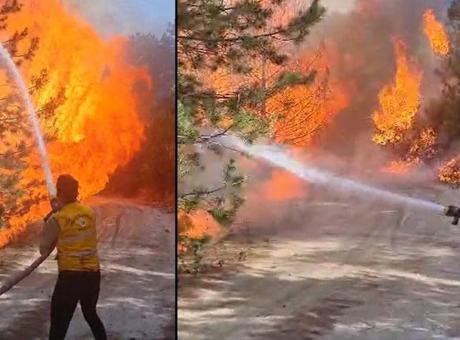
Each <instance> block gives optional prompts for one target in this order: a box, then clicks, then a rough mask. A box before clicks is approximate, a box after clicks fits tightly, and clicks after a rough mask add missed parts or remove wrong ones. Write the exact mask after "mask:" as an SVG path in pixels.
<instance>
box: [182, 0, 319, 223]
mask: <svg viewBox="0 0 460 340" xmlns="http://www.w3.org/2000/svg"><path fill="white" fill-rule="evenodd" d="M289 3H290V2H289V1H288V0H270V1H269V0H235V1H222V0H180V1H179V3H178V36H177V42H178V64H179V76H178V78H179V79H178V117H177V119H178V142H179V154H178V174H179V183H183V184H184V183H186V182H187V176H189V175H190V174H192V173H194V172H195V171H200V168H201V167H202V166H203V165H202V163H201V162H200V156H199V154H198V153H197V151H196V148H195V147H194V146H196V145H197V144H200V145H201V146H204V147H207V148H208V149H209V150H212V151H214V152H217V153H221V152H222V149H221V147H219V145H218V143H216V138H218V137H219V136H222V135H224V134H227V133H229V132H231V133H235V134H238V135H240V136H241V137H243V138H244V139H246V140H247V141H248V142H252V141H254V140H255V139H256V138H258V137H260V136H262V135H265V136H267V135H269V134H270V127H271V123H272V121H271V117H270V115H267V114H266V112H265V111H266V110H265V103H266V101H267V100H268V98H270V97H271V96H273V95H275V94H277V93H279V92H280V91H283V90H284V89H286V88H287V87H290V86H294V85H299V84H309V83H311V82H312V80H313V79H314V72H308V73H307V74H303V73H295V72H290V71H288V70H287V69H285V66H286V64H287V62H288V60H289V48H286V46H285V45H287V44H289V45H298V44H300V43H302V42H303V41H304V39H305V38H306V37H307V35H308V34H309V32H310V30H311V28H312V27H313V26H314V25H315V24H316V23H318V22H319V21H320V20H321V18H322V16H323V15H324V13H325V8H324V7H322V6H321V5H320V2H319V1H318V0H314V1H312V2H311V4H310V6H308V7H307V8H306V9H303V10H300V11H299V12H298V13H296V14H295V15H292V16H290V17H289V18H288V19H287V20H275V19H276V18H275V15H276V13H279V12H280V11H282V9H283V8H284V7H285V6H289ZM219 70H225V72H227V74H228V77H232V76H233V75H236V76H240V75H248V74H257V76H256V77H253V79H252V80H251V78H250V77H248V78H249V79H247V81H245V82H243V83H237V84H236V86H234V87H232V88H231V89H230V90H229V91H227V92H224V91H218V90H216V88H215V87H213V84H212V83H211V84H210V83H203V77H201V75H202V74H205V73H212V72H218V71H219ZM267 70H270V71H271V70H274V71H272V72H270V74H268V73H267ZM269 79H270V80H269ZM202 125H205V126H206V128H207V130H211V131H215V132H214V133H211V134H207V135H205V134H204V133H203V130H202V129H201V128H200V126H202ZM243 182H244V177H243V176H241V175H240V174H239V172H238V171H237V168H236V164H235V161H234V160H233V159H229V160H228V163H227V164H226V166H225V167H224V169H223V179H222V185H220V186H217V187H215V188H208V187H207V185H206V183H203V184H202V185H201V186H200V187H197V188H194V189H193V190H192V191H190V192H182V191H183V190H181V188H179V191H180V197H179V209H183V210H185V211H190V210H192V209H195V208H197V207H200V206H201V207H205V208H206V209H207V210H208V211H210V212H211V214H212V215H213V216H214V217H215V218H216V219H217V220H218V221H219V222H221V223H222V224H231V222H232V220H233V218H234V216H235V214H236V211H237V209H238V208H239V207H240V206H241V205H242V204H243V199H242V198H241V196H240V194H239V193H240V188H241V185H242V183H243Z"/></svg>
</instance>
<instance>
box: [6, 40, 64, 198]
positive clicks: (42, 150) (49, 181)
mask: <svg viewBox="0 0 460 340" xmlns="http://www.w3.org/2000/svg"><path fill="white" fill-rule="evenodd" d="M0 56H1V57H2V58H3V60H5V62H6V65H7V67H8V71H9V72H11V74H12V75H13V77H14V79H15V81H16V83H17V85H18V86H19V90H20V91H21V94H22V96H21V98H22V99H23V104H24V106H25V108H26V111H27V114H28V116H29V119H30V123H31V124H32V129H33V132H34V135H35V141H36V143H37V147H38V152H39V154H40V161H41V165H42V168H43V171H44V172H45V180H46V186H47V188H48V193H49V195H50V198H52V197H55V196H56V188H55V186H54V181H53V175H52V174H51V168H50V165H49V161H48V154H47V152H46V146H45V141H44V140H43V135H42V132H41V129H40V123H39V121H38V117H37V112H36V111H35V108H34V105H33V103H32V99H31V98H30V95H29V91H28V90H27V87H26V84H25V83H24V80H23V79H22V77H21V74H20V73H19V71H18V68H17V67H16V64H15V63H14V61H13V59H12V58H11V56H10V54H9V53H8V51H7V50H6V49H5V48H4V47H3V45H2V44H0Z"/></svg>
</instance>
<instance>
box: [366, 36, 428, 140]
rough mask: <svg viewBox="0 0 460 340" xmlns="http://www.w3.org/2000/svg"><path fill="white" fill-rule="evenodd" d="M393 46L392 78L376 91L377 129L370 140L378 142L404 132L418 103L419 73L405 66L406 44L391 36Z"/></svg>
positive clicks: (409, 125)
mask: <svg viewBox="0 0 460 340" xmlns="http://www.w3.org/2000/svg"><path fill="white" fill-rule="evenodd" d="M394 49H395V54H396V68H397V70H396V75H395V79H394V82H393V83H392V84H388V85H386V86H385V87H384V88H383V89H382V90H381V91H380V93H379V102H380V110H379V111H377V112H375V113H374V115H373V117H372V119H373V120H374V123H375V127H376V129H377V131H376V133H375V135H374V137H373V141H374V142H375V143H377V144H380V145H387V144H396V143H398V142H400V141H401V139H402V138H403V136H404V133H405V132H406V131H408V130H409V129H410V128H411V127H412V125H413V123H414V117H415V115H416V114H417V112H418V110H419V108H420V103H421V94H420V82H421V77H422V72H421V71H419V70H417V69H416V68H415V67H410V66H409V64H408V60H407V55H406V46H405V45H404V43H403V41H402V40H401V39H399V38H397V39H394Z"/></svg>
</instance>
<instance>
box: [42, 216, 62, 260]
mask: <svg viewBox="0 0 460 340" xmlns="http://www.w3.org/2000/svg"><path fill="white" fill-rule="evenodd" d="M58 236H59V225H58V223H57V221H56V220H55V219H54V218H53V217H50V218H48V219H47V220H46V222H45V224H44V225H43V229H42V234H41V238H40V247H39V249H40V254H41V255H45V254H47V253H51V251H52V250H53V249H54V247H55V246H56V242H57V239H58Z"/></svg>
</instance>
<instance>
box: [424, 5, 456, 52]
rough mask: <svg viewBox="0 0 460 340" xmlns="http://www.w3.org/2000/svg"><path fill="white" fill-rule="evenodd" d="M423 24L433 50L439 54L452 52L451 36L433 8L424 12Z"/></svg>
mask: <svg viewBox="0 0 460 340" xmlns="http://www.w3.org/2000/svg"><path fill="white" fill-rule="evenodd" d="M423 26H424V31H425V35H426V36H427V38H428V40H429V41H430V45H431V48H432V50H433V52H434V53H435V54H436V55H439V56H445V55H447V54H448V53H449V52H450V42H449V37H448V35H447V33H446V31H445V29H444V27H443V25H442V24H441V23H440V22H439V21H438V19H437V18H436V16H435V13H434V11H433V9H431V8H430V9H427V10H426V11H425V13H424V14H423Z"/></svg>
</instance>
